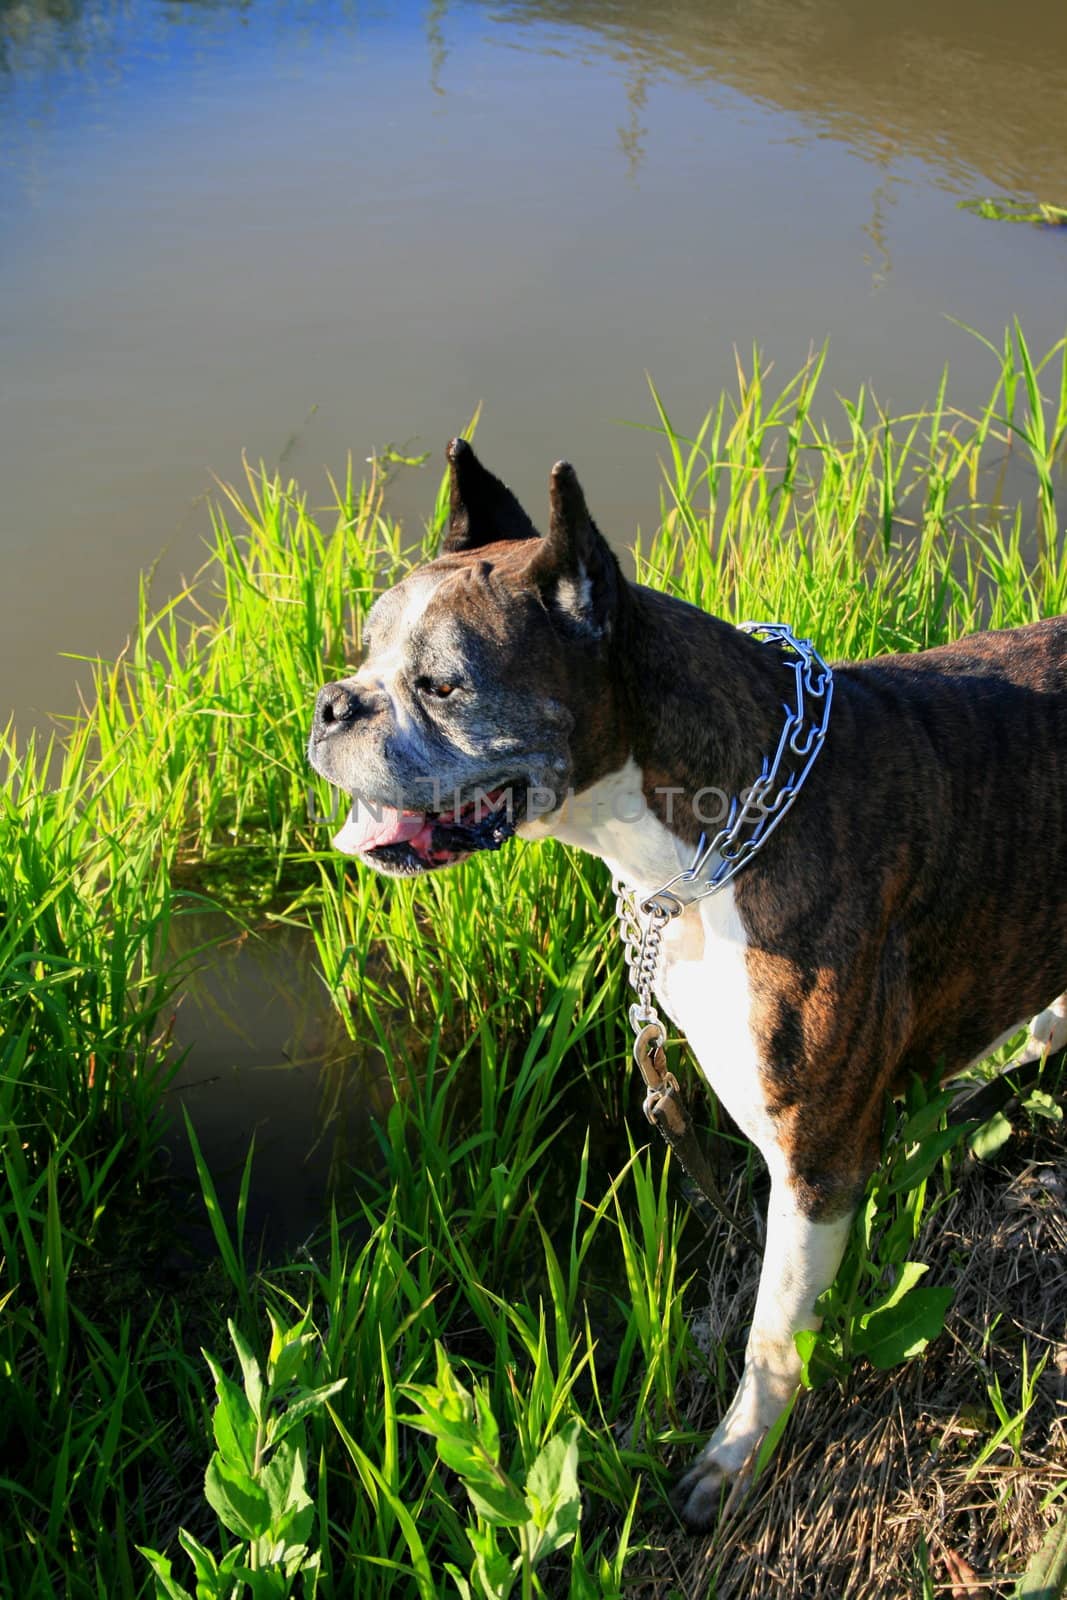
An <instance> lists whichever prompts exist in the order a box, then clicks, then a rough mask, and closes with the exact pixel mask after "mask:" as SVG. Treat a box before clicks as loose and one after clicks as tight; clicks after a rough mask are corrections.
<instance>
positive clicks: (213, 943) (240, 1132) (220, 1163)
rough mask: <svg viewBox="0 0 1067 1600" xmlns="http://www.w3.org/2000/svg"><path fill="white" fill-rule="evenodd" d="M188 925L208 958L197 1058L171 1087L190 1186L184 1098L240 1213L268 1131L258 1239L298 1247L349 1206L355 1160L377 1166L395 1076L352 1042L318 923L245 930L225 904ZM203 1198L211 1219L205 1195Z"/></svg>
mask: <svg viewBox="0 0 1067 1600" xmlns="http://www.w3.org/2000/svg"><path fill="white" fill-rule="evenodd" d="M175 929H176V932H175V935H174V941H173V948H174V953H175V955H177V956H182V957H185V958H186V959H189V958H190V957H192V958H193V962H194V970H193V972H192V975H191V976H190V978H189V979H188V981H187V982H186V984H185V985H184V986H183V989H182V991H181V993H180V998H179V999H178V1003H177V1007H176V1011H175V1021H174V1035H173V1037H174V1049H175V1052H176V1053H179V1054H180V1053H181V1052H185V1059H184V1061H183V1064H182V1066H181V1068H180V1069H179V1072H178V1074H177V1077H176V1078H175V1080H174V1082H173V1085H172V1087H171V1090H170V1092H169V1095H168V1103H169V1106H170V1110H171V1112H172V1116H173V1122H172V1126H171V1130H170V1134H169V1137H168V1141H167V1144H168V1148H169V1150H170V1153H171V1159H172V1161H173V1165H174V1172H175V1175H176V1178H177V1180H178V1187H179V1192H180V1193H182V1194H188V1195H192V1196H195V1195H196V1194H197V1193H198V1185H197V1179H196V1172H195V1167H194V1164H193V1160H192V1156H191V1153H190V1150H189V1146H188V1142H187V1139H186V1136H185V1130H184V1125H183V1122H182V1118H181V1116H180V1111H179V1107H180V1106H184V1107H185V1109H186V1110H187V1111H188V1113H189V1115H190V1117H191V1118H192V1121H193V1125H194V1127H195V1129H196V1134H197V1138H198V1140H199V1142H200V1145H201V1148H202V1149H203V1152H204V1155H205V1157H206V1159H207V1162H208V1166H209V1168H210V1170H211V1172H212V1174H213V1176H214V1178H215V1182H216V1185H217V1186H218V1189H219V1196H220V1200H221V1202H222V1205H223V1209H224V1211H225V1212H226V1214H227V1216H228V1217H229V1218H231V1219H232V1218H233V1216H234V1214H235V1210H236V1202H237V1194H238V1189H239V1185H240V1177H241V1171H242V1168H243V1165H244V1160H245V1156H246V1155H247V1153H248V1147H249V1143H250V1141H251V1139H252V1137H253V1135H254V1136H255V1142H256V1155H255V1163H254V1166H253V1178H252V1187H251V1196H250V1203H249V1213H248V1236H249V1241H250V1245H251V1246H252V1248H253V1249H254V1248H255V1244H256V1242H258V1241H261V1240H262V1241H263V1242H264V1244H265V1247H266V1249H267V1251H268V1252H269V1253H272V1254H276V1253H278V1252H281V1251H291V1250H292V1249H294V1248H295V1247H297V1246H298V1245H299V1244H301V1243H302V1242H303V1241H305V1240H306V1239H307V1238H308V1237H309V1236H310V1235H311V1234H312V1233H314V1232H316V1231H317V1230H318V1229H320V1228H321V1227H322V1224H323V1221H324V1219H325V1218H326V1217H327V1216H328V1214H329V1201H330V1199H331V1198H336V1200H337V1202H338V1208H339V1210H340V1211H342V1212H344V1210H345V1209H346V1206H347V1205H348V1203H349V1202H350V1200H351V1199H352V1193H351V1187H352V1183H353V1181H354V1177H353V1175H354V1173H355V1172H356V1171H357V1170H359V1169H363V1170H368V1169H373V1167H374V1166H375V1164H376V1161H377V1155H376V1151H377V1144H376V1140H375V1137H374V1133H373V1126H372V1124H373V1122H374V1120H383V1119H384V1117H385V1115H386V1114H387V1112H388V1108H389V1106H390V1105H391V1103H392V1091H391V1089H390V1085H389V1081H388V1076H387V1074H386V1072H385V1069H384V1065H383V1063H382V1060H381V1058H380V1056H378V1055H377V1054H375V1053H373V1052H370V1051H368V1050H366V1049H363V1050H357V1049H356V1048H354V1047H353V1045H352V1043H351V1042H350V1040H349V1038H348V1035H347V1033H346V1032H345V1029H344V1027H343V1025H342V1023H341V1021H340V1018H339V1017H338V1015H337V1013H336V1011H335V1009H334V1007H333V1005H332V1003H331V1002H330V1000H329V997H328V996H327V994H326V991H325V989H324V987H323V984H322V981H321V979H320V977H319V974H318V971H317V968H316V958H315V950H314V944H313V941H312V939H311V937H310V935H309V934H307V933H305V932H303V931H302V930H300V929H298V928H294V927H291V926H282V927H271V928H268V929H266V930H265V931H264V932H262V933H259V934H240V933H237V932H236V930H235V929H234V927H233V925H232V924H231V923H229V922H228V920H227V919H226V918H225V917H222V916H221V915H220V916H210V915H195V916H189V917H184V918H182V919H180V920H179V921H178V922H177V923H176V924H175ZM196 952H200V954H199V955H197V954H195V953H196ZM191 1211H192V1215H193V1216H194V1217H195V1218H197V1219H198V1220H199V1221H200V1224H201V1226H202V1225H203V1219H202V1218H201V1217H200V1207H199V1204H198V1202H196V1201H195V1200H194V1201H193V1203H192V1206H191Z"/></svg>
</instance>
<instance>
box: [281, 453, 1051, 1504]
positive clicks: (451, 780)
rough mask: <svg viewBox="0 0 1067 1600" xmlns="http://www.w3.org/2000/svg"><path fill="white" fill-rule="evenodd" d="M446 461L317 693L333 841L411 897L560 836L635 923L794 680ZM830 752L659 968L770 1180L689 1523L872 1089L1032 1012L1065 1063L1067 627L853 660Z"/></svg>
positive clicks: (752, 641) (678, 917) (836, 1239)
mask: <svg viewBox="0 0 1067 1600" xmlns="http://www.w3.org/2000/svg"><path fill="white" fill-rule="evenodd" d="M448 459H449V465H450V474H451V509H450V516H449V524H448V531H447V534H446V537H445V539H444V542H443V545H442V549H441V553H440V555H439V556H438V557H437V559H436V560H434V561H431V562H430V563H429V564H427V565H426V566H424V567H421V568H419V569H417V570H415V571H413V572H412V573H411V574H410V575H409V576H408V577H406V578H405V579H404V580H403V581H402V582H401V583H399V584H397V585H396V587H395V588H393V589H392V590H390V591H389V592H387V593H385V594H383V595H382V596H381V597H380V599H378V601H377V602H376V603H375V605H374V607H373V608H372V610H371V612H370V614H369V617H368V627H367V632H366V658H365V660H364V662H363V665H362V666H361V667H360V668H359V671H358V672H356V673H355V674H354V675H353V676H351V677H348V678H344V679H342V680H341V681H340V682H337V683H331V684H328V685H327V686H326V687H325V688H324V689H323V690H322V691H321V693H320V694H319V696H318V701H317V704H316V707H315V714H314V722H313V726H312V730H311V738H310V746H309V755H310V760H311V764H312V766H313V767H314V768H315V770H316V771H317V772H319V773H321V774H322V775H323V776H324V777H326V778H327V779H329V781H330V782H331V783H333V784H336V785H338V786H339V787H340V788H341V789H343V790H345V791H346V793H347V794H348V795H350V796H351V797H352V806H351V811H350V813H349V815H348V819H347V821H346V822H345V824H344V826H343V827H342V829H341V831H340V833H339V834H338V835H337V838H336V839H335V841H334V842H335V845H336V847H337V848H338V849H339V850H342V851H344V852H346V853H348V854H350V855H353V856H355V857H357V858H358V859H359V860H361V861H363V862H365V863H366V865H367V866H369V867H373V868H375V869H376V870H378V871H380V872H386V873H392V874H395V875H405V876H406V875H412V874H418V873H423V872H428V871H432V870H436V869H438V868H441V867H447V866H451V865H453V864H454V863H456V862H460V861H462V860H464V859H465V858H466V857H467V856H469V855H470V854H471V853H473V852H474V851H476V850H479V849H485V848H496V847H498V846H499V845H501V844H502V843H503V842H504V840H505V839H506V838H507V837H508V836H509V835H510V833H511V832H513V831H514V832H517V833H518V834H519V835H520V836H522V837H526V838H534V839H536V838H546V837H549V836H551V837H553V838H556V839H562V840H564V841H566V842H567V843H569V844H572V845H577V846H578V847H579V848H581V849H583V850H589V851H592V852H593V854H595V855H598V856H600V857H601V858H602V859H603V860H605V861H606V862H607V863H608V865H609V866H610V868H611V870H612V872H613V873H614V874H615V875H616V876H617V877H618V878H620V879H622V880H623V881H624V882H625V883H626V884H627V885H629V886H630V887H631V888H632V889H633V891H634V892H635V895H636V899H637V901H638V903H640V902H642V901H643V900H645V899H646V897H648V896H654V895H655V894H656V893H657V891H658V890H659V889H660V888H661V886H662V885H664V884H665V883H669V882H670V881H671V880H675V881H676V883H677V879H678V875H679V873H680V872H685V871H686V869H688V868H689V867H690V866H691V864H692V862H693V858H694V852H695V851H696V850H697V849H698V846H699V844H700V841H701V838H702V836H705V835H706V833H707V820H706V816H705V814H704V812H703V811H702V809H701V806H700V805H698V802H697V797H698V796H701V795H703V796H705V797H706V796H707V794H708V792H709V789H710V788H712V787H714V789H715V790H716V791H718V792H721V793H722V794H724V795H726V796H728V797H729V796H743V795H745V794H746V792H749V791H751V787H752V785H753V783H754V781H755V780H756V779H757V778H758V777H759V776H760V774H761V772H762V773H766V770H767V760H766V758H767V757H768V753H770V752H774V751H775V749H776V748H777V746H778V745H779V742H780V740H781V738H782V728H783V708H784V711H785V712H788V711H789V709H790V689H789V686H790V684H792V683H793V681H794V678H795V676H796V674H795V671H794V669H795V666H796V662H795V661H794V660H793V659H792V657H791V656H789V655H786V654H784V653H783V651H782V649H780V648H779V647H778V646H777V645H775V644H768V643H767V642H765V641H763V640H760V639H759V638H757V637H755V636H753V635H752V634H749V633H745V632H743V631H741V630H739V629H737V628H735V627H732V626H731V625H730V624H728V623H726V622H723V621H721V620H719V619H718V618H716V617H713V616H710V615H708V614H706V613H705V612H703V611H700V610H698V609H697V608H696V607H694V606H692V605H688V604H685V603H684V602H683V601H681V600H677V599H674V598H672V597H671V596H669V595H666V594H661V593H658V592H656V591H654V590H651V589H647V588H643V587H641V586H639V585H636V584H633V583H630V582H628V581H627V580H626V579H625V578H624V577H623V574H622V572H621V570H620V568H619V565H618V563H617V561H616V559H615V557H614V555H613V554H612V551H611V549H610V547H609V546H608V544H607V543H606V541H605V540H604V539H603V538H602V537H601V535H600V533H599V532H598V531H597V529H596V527H595V526H594V524H593V522H592V520H591V518H590V515H589V512H588V510H587V509H586V504H585V500H584V497H583V494H582V491H581V488H580V487H579V484H578V479H577V477H576V476H575V473H574V471H573V469H572V468H571V467H570V466H569V465H568V464H567V463H566V462H559V463H558V464H557V465H556V466H555V467H553V469H552V472H551V476H550V480H549V523H548V532H547V534H545V535H544V536H543V537H542V536H541V535H539V533H538V531H537V529H536V528H535V527H534V525H533V523H532V522H531V521H530V519H529V518H528V517H527V515H526V513H525V512H524V511H523V510H522V507H521V506H520V505H519V503H518V501H517V500H516V499H515V497H514V495H513V494H512V493H511V492H510V490H509V489H507V488H506V487H505V485H504V484H503V483H501V482H500V481H499V479H497V478H495V477H494V476H493V475H492V474H491V473H490V472H488V471H487V470H486V469H485V468H484V467H483V466H482V465H481V464H480V462H479V461H478V459H477V458H476V456H475V454H474V452H473V451H472V449H471V447H470V445H469V444H467V443H466V442H465V441H463V440H461V439H456V440H454V441H453V442H452V444H451V445H450V446H449V449H448ZM816 659H817V658H816ZM823 733H824V734H825V737H822V735H820V741H819V742H820V749H819V751H818V753H817V754H818V758H817V759H816V760H814V761H813V763H812V764H811V766H810V771H809V773H808V775H807V779H806V782H804V785H803V788H802V790H800V792H798V793H797V794H796V796H795V800H794V801H793V803H792V804H791V807H790V808H789V809H788V815H783V816H782V817H781V818H780V819H779V821H780V825H779V826H776V827H775V828H774V830H773V833H772V832H771V831H770V830H769V829H768V830H767V836H766V838H765V840H764V842H763V844H762V847H761V848H760V849H758V850H756V851H754V852H753V853H752V854H751V855H750V857H749V859H748V860H747V861H746V862H745V863H744V865H743V866H742V867H741V868H740V869H739V870H738V871H737V872H736V875H735V876H733V877H732V879H731V880H730V881H728V882H727V883H725V884H724V885H723V886H722V887H721V889H720V892H717V893H711V894H706V895H702V896H701V895H696V894H692V895H691V897H690V890H688V889H685V890H684V892H681V898H680V900H679V901H678V904H677V905H676V908H675V909H676V912H677V914H675V915H673V916H672V917H671V919H670V921H669V924H668V926H667V927H666V928H665V930H664V933H663V938H662V948H661V952H660V960H659V963H658V972H657V975H656V994H657V997H658V1000H659V1002H660V1004H661V1005H662V1006H663V1008H664V1010H665V1011H666V1013H667V1014H668V1016H669V1017H670V1018H671V1019H672V1020H673V1022H674V1023H675V1024H676V1026H677V1027H678V1028H679V1029H680V1030H681V1032H682V1033H683V1034H685V1036H686V1037H687V1038H688V1041H689V1044H690V1047H691V1048H692V1051H693V1054H694V1055H695V1057H696V1059H697V1061H698V1063H699V1065H700V1068H701V1070H702V1071H703V1073H704V1074H705V1076H706V1077H707V1080H708V1082H709V1083H710V1084H711V1086H712V1088H713V1089H714V1091H715V1093H716V1094H717V1095H718V1097H719V1099H720V1100H721V1101H722V1103H723V1105H724V1106H725V1107H726V1108H727V1110H728V1111H729V1113H730V1115H731V1116H732V1117H733V1118H734V1120H735V1121H736V1122H737V1123H738V1125H739V1126H740V1127H741V1128H742V1129H743V1131H744V1132H745V1134H746V1135H747V1137H748V1138H750V1139H751V1140H752V1141H753V1143H754V1144H755V1145H756V1146H757V1147H758V1149H759V1150H760V1152H761V1154H762V1155H763V1158H764V1160H765V1161H766V1163H767V1166H768V1168H769V1171H770V1179H771V1190H770V1200H769V1205H768V1215H767V1228H766V1245H765V1250H764V1258H763V1265H762V1273H761V1277H760V1283H759V1291H758V1294H757V1299H756V1307H755V1312H754V1316H753V1321H752V1327H751V1331H750V1333H749V1337H748V1343H747V1348H746V1356H745V1368H744V1374H743V1377H742V1380H741V1383H740V1385H739V1387H738V1390H737V1393H736V1395H735V1396H734V1398H733V1401H732V1403H731V1405H730V1406H729V1409H728V1410H727V1412H726V1414H725V1416H724V1417H723V1419H722V1421H721V1422H720V1424H719V1426H718V1428H717V1429H716V1431H715V1433H714V1434H713V1435H712V1437H711V1439H710V1440H709V1442H708V1443H707V1445H706V1446H705V1447H704V1449H703V1450H702V1451H701V1453H700V1454H699V1456H698V1457H697V1458H696V1460H695V1462H694V1463H693V1465H692V1466H691V1467H690V1469H689V1471H688V1472H687V1473H686V1474H685V1476H684V1477H683V1479H682V1481H681V1484H680V1486H679V1493H678V1504H679V1507H680V1511H681V1514H682V1517H683V1519H684V1520H685V1522H686V1523H687V1524H688V1525H689V1526H690V1527H691V1528H694V1529H701V1528H706V1527H708V1526H709V1525H710V1524H711V1522H712V1521H713V1519H714V1517H715V1515H716V1513H717V1508H718V1506H719V1503H720V1490H721V1487H722V1485H723V1483H724V1482H725V1481H726V1480H727V1479H729V1478H730V1477H731V1476H733V1475H735V1474H738V1473H739V1472H740V1471H741V1469H742V1468H743V1467H744V1465H745V1463H746V1462H747V1461H748V1459H749V1457H750V1456H751V1454H752V1451H753V1450H754V1449H755V1447H756V1446H757V1444H758V1443H759V1441H760V1439H761V1438H762V1436H763V1434H764V1433H765V1431H766V1429H767V1428H768V1427H769V1426H770V1424H771V1423H772V1422H773V1421H774V1420H775V1418H776V1417H777V1416H779V1415H780V1413H781V1411H782V1409H783V1408H784V1406H785V1405H786V1404H787V1402H788V1401H789V1399H790V1396H791V1395H792V1393H793V1392H794V1390H795V1388H796V1385H797V1382H798V1375H799V1366H800V1363H799V1359H798V1356H797V1352H796V1348H795V1344H794V1335H795V1334H796V1333H797V1331H798V1330H799V1329H802V1328H815V1327H817V1326H818V1317H817V1315H816V1312H815V1302H816V1300H817V1299H818V1297H819V1295H820V1294H822V1292H823V1291H824V1290H825V1289H826V1288H828V1287H829V1285H830V1284H831V1282H832V1280H833V1278H834V1275H835V1273H836V1271H837V1267H838V1264H839V1262H840V1260H841V1256H842V1253H843V1251H844V1247H845V1241H846V1238H847V1235H848V1232H849V1225H850V1222H851V1219H852V1216H853V1212H854V1210H855V1207H856V1204H857V1201H858V1199H859V1196H860V1195H861V1193H862V1191H863V1187H864V1184H865V1181H866V1179H867V1176H868V1174H869V1173H870V1172H871V1170H872V1168H873V1166H874V1165H875V1163H876V1160H877V1158H878V1155H879V1141H880V1128H881V1120H882V1110H883V1104H884V1099H885V1096H886V1095H887V1094H891V1093H893V1092H895V1091H896V1090H898V1089H900V1088H901V1087H902V1086H903V1085H904V1084H905V1083H906V1082H907V1080H908V1078H909V1075H910V1074H912V1073H919V1074H921V1075H922V1076H923V1077H925V1078H927V1079H929V1078H931V1077H940V1076H948V1075H950V1074H952V1073H954V1072H958V1071H959V1070H960V1069H961V1068H963V1067H965V1066H966V1065H968V1064H969V1063H970V1062H972V1061H974V1060H976V1059H978V1058H980V1057H981V1056H983V1055H984V1054H986V1053H987V1052H988V1051H989V1050H990V1049H991V1048H992V1047H993V1046H994V1045H995V1044H996V1043H997V1042H999V1041H1000V1040H1001V1039H1002V1038H1003V1037H1004V1036H1006V1035H1007V1033H1009V1032H1011V1031H1013V1030H1014V1029H1015V1028H1016V1027H1017V1026H1019V1025H1020V1024H1021V1023H1022V1022H1023V1021H1024V1020H1025V1019H1026V1018H1028V1017H1034V1021H1033V1022H1032V1023H1031V1040H1032V1042H1033V1045H1034V1048H1043V1047H1050V1048H1052V1049H1058V1048H1059V1047H1060V1046H1061V1045H1062V1044H1064V1042H1067V999H1065V997H1064V994H1063V991H1064V989H1067V917H1065V914H1064V911H1063V909H1062V908H1063V906H1064V903H1065V890H1067V619H1064V618H1052V619H1050V620H1047V621H1044V622H1038V623H1035V624H1033V625H1032V626H1030V627H1024V628H1018V629H1014V630H1009V631H1005V632H997V633H983V634H978V635H976V636H974V637H972V638H969V639H965V640H963V641H961V642H960V643H958V644H952V645H946V646H944V647H942V648H939V649H934V650H928V651H924V652H921V653H917V654H914V655H899V656H883V657H879V658H877V659H874V660H870V661H860V662H850V663H847V664H841V665H839V666H837V667H836V668H835V669H834V675H833V709H832V715H831V716H830V717H829V719H828V723H827V725H826V726H825V728H824V729H823ZM810 742H811V741H810V739H809V738H808V737H807V735H805V739H804V741H802V743H804V744H805V745H807V744H810ZM535 801H536V803H534V802H535ZM703 804H704V805H706V799H705V801H704V802H703ZM697 887H698V888H699V885H698V886H697ZM683 889H684V885H683ZM676 892H680V891H676ZM1057 996H1058V998H1056V997H1057ZM1038 1013H1040V1014H1039V1015H1035V1014H1038Z"/></svg>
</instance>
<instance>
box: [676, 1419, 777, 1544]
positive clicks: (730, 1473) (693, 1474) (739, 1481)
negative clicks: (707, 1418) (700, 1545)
mask: <svg viewBox="0 0 1067 1600" xmlns="http://www.w3.org/2000/svg"><path fill="white" fill-rule="evenodd" d="M759 1445H760V1440H759V1439H757V1440H756V1442H755V1444H754V1445H753V1446H752V1447H751V1449H749V1450H748V1451H747V1453H746V1454H745V1455H744V1457H741V1456H740V1455H739V1454H738V1452H737V1451H736V1450H735V1451H733V1452H729V1453H730V1454H731V1455H732V1457H733V1460H734V1461H735V1462H739V1463H740V1464H739V1465H729V1464H727V1462H724V1461H723V1460H722V1458H721V1456H720V1454H719V1451H718V1450H717V1449H716V1445H715V1440H714V1439H712V1440H711V1441H710V1442H709V1443H708V1444H707V1445H705V1447H704V1449H703V1450H702V1451H701V1452H700V1454H699V1455H698V1456H697V1458H696V1460H695V1461H694V1462H693V1464H692V1466H691V1467H689V1469H688V1470H687V1471H686V1472H683V1474H682V1476H681V1477H680V1478H679V1479H678V1482H677V1483H676V1484H675V1486H674V1489H673V1491H672V1493H671V1504H672V1505H673V1506H674V1509H675V1511H676V1512H677V1513H678V1515H679V1516H680V1517H681V1519H682V1521H683V1522H684V1523H685V1526H686V1527H687V1528H688V1529H689V1532H690V1533H707V1532H708V1531H709V1530H710V1529H711V1528H714V1527H715V1525H716V1523H717V1522H719V1521H720V1520H721V1518H723V1517H724V1516H727V1515H728V1514H729V1513H730V1511H732V1509H733V1507H734V1506H735V1505H736V1504H737V1502H738V1501H739V1500H740V1499H741V1498H742V1497H743V1496H744V1494H745V1491H746V1490H747V1489H748V1486H749V1484H750V1483H751V1481H752V1473H753V1468H754V1465H755V1461H756V1453H757V1451H758V1449H759Z"/></svg>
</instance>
